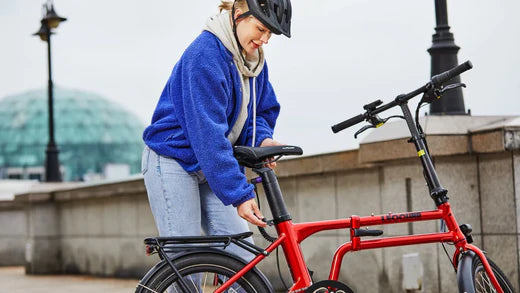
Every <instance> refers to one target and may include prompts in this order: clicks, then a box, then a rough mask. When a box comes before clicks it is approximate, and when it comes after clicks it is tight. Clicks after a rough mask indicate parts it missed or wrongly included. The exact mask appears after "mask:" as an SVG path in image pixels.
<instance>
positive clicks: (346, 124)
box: [332, 114, 365, 133]
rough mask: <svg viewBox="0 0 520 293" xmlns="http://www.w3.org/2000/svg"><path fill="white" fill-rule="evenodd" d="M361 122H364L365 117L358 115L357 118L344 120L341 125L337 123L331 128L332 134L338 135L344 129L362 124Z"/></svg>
mask: <svg viewBox="0 0 520 293" xmlns="http://www.w3.org/2000/svg"><path fill="white" fill-rule="evenodd" d="M363 120H365V115H363V114H359V115H357V116H354V117H352V118H350V119H348V120H345V121H343V122H341V123H338V124H336V125H334V126H332V132H334V133H338V132H340V131H342V130H343V129H345V128H349V127H350V126H353V125H356V124H358V123H359V122H362V121H363Z"/></svg>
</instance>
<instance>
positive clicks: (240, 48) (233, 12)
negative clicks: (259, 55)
mask: <svg viewBox="0 0 520 293" xmlns="http://www.w3.org/2000/svg"><path fill="white" fill-rule="evenodd" d="M235 3H236V0H235V1H233V9H231V19H233V34H234V35H235V40H236V41H237V45H238V50H239V51H240V52H239V53H240V56H241V57H242V61H243V62H244V65H245V66H246V67H247V68H249V66H248V63H247V62H246V57H244V54H242V51H244V48H243V47H242V44H240V40H239V39H238V35H237V20H239V19H241V18H244V17H246V16H249V15H251V11H248V12H245V13H242V14H241V15H240V16H238V17H237V18H236V19H235Z"/></svg>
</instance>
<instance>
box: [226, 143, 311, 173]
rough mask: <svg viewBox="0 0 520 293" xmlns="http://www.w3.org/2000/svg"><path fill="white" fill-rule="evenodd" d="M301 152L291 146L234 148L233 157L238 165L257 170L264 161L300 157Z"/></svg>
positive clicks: (298, 148)
mask: <svg viewBox="0 0 520 293" xmlns="http://www.w3.org/2000/svg"><path fill="white" fill-rule="evenodd" d="M301 154H303V150H302V149H301V148H300V147H297V146H292V145H281V146H268V147H247V146H235V147H234V148H233V155H234V156H235V158H236V159H237V160H238V163H239V164H240V165H243V166H246V167H249V168H258V167H261V166H262V165H263V164H264V160H265V159H268V158H271V157H275V156H288V155H289V156H290V155H301Z"/></svg>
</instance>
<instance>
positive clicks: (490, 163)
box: [479, 153, 517, 234]
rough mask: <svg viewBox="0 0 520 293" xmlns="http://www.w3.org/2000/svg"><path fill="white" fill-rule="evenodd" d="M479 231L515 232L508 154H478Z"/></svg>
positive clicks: (510, 163) (513, 199) (513, 197)
mask: <svg viewBox="0 0 520 293" xmlns="http://www.w3.org/2000/svg"><path fill="white" fill-rule="evenodd" d="M479 160H480V161H479V171H480V193H481V202H482V219H483V223H482V229H483V233H491V234H496V233H516V232H517V230H516V228H515V225H511V219H515V218H516V209H515V207H514V204H513V203H514V202H515V196H514V190H513V189H514V183H513V169H512V166H513V162H512V154H511V153H499V154H490V155H480V156H479Z"/></svg>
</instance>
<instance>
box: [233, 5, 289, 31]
mask: <svg viewBox="0 0 520 293" xmlns="http://www.w3.org/2000/svg"><path fill="white" fill-rule="evenodd" d="M247 6H248V7H249V11H248V12H245V13H243V14H242V15H240V16H239V18H243V17H246V16H249V15H253V16H254V17H256V18H257V19H258V20H259V21H260V22H262V23H263V24H264V25H265V26H266V27H267V28H268V29H269V30H270V31H271V32H273V33H274V34H277V35H280V34H284V35H285V36H287V37H288V38H290V37H291V14H292V9H291V0H247Z"/></svg>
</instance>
